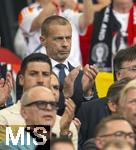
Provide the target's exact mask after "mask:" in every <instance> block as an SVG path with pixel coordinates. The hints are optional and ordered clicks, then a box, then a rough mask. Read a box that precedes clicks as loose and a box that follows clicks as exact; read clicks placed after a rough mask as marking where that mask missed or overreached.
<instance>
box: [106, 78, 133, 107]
mask: <svg viewBox="0 0 136 150" xmlns="http://www.w3.org/2000/svg"><path fill="white" fill-rule="evenodd" d="M130 80H131V78H128V77H127V78H123V79H121V80H119V81H116V82H114V83H113V84H112V85H111V86H110V87H109V89H108V93H107V97H108V99H109V101H112V102H113V103H115V104H116V105H118V101H119V98H120V92H121V90H122V89H123V88H124V86H125V85H126V84H127V83H128V82H129V81H130Z"/></svg>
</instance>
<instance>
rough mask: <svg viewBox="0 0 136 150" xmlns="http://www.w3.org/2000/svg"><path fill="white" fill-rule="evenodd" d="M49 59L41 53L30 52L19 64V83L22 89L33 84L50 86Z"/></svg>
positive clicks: (50, 69) (50, 67)
mask: <svg viewBox="0 0 136 150" xmlns="http://www.w3.org/2000/svg"><path fill="white" fill-rule="evenodd" d="M51 71H52V66H51V61H50V59H49V57H48V56H47V55H45V54H41V53H32V54H30V55H29V56H27V57H26V58H25V59H24V60H23V62H22V64H21V74H20V75H19V83H20V85H21V86H23V91H25V90H26V89H29V88H30V87H32V86H35V85H43V86H46V87H50V78H51Z"/></svg>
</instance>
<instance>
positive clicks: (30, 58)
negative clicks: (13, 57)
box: [20, 53, 52, 74]
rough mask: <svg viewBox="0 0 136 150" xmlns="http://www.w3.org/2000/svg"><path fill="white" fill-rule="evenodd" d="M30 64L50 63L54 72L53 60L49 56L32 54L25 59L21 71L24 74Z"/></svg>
mask: <svg viewBox="0 0 136 150" xmlns="http://www.w3.org/2000/svg"><path fill="white" fill-rule="evenodd" d="M30 62H45V63H48V64H49V66H50V69H51V70H52V65H51V60H50V58H49V57H48V56H47V55H45V54H42V53H32V54H30V55H28V56H27V57H25V58H24V60H23V61H22V64H21V69H20V70H21V73H22V74H24V73H25V70H26V68H27V65H28V64H29V63H30Z"/></svg>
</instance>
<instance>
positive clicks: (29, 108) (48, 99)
mask: <svg viewBox="0 0 136 150" xmlns="http://www.w3.org/2000/svg"><path fill="white" fill-rule="evenodd" d="M56 110H57V102H56V99H55V97H54V94H53V92H52V91H51V90H50V89H49V88H47V87H45V86H39V85H37V86H33V87H31V88H30V89H27V90H26V91H25V92H24V93H23V96H22V97H21V115H22V117H23V118H24V119H25V121H26V125H49V126H51V127H52V126H53V125H54V122H55V119H56Z"/></svg>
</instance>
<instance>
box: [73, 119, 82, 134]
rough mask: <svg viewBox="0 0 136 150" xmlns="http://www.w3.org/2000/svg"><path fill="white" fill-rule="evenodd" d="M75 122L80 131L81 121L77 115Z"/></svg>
mask: <svg viewBox="0 0 136 150" xmlns="http://www.w3.org/2000/svg"><path fill="white" fill-rule="evenodd" d="M73 123H74V125H75V126H76V128H77V131H78V132H79V130H80V127H81V122H80V120H79V119H78V118H76V117H75V118H74V120H73Z"/></svg>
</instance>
